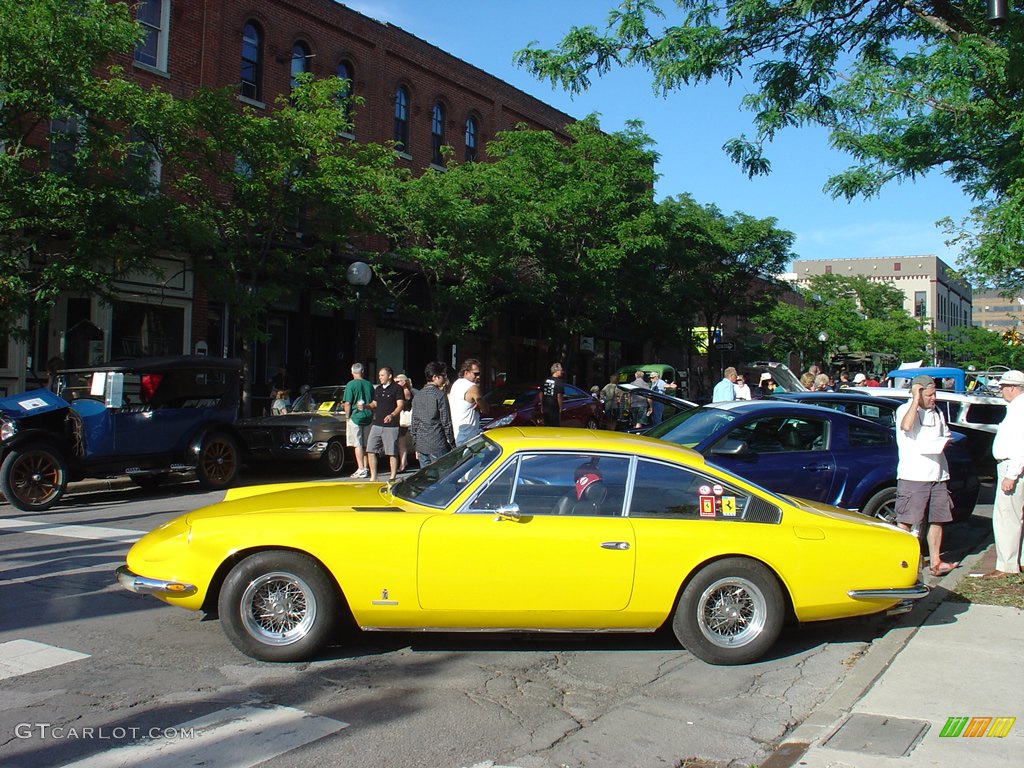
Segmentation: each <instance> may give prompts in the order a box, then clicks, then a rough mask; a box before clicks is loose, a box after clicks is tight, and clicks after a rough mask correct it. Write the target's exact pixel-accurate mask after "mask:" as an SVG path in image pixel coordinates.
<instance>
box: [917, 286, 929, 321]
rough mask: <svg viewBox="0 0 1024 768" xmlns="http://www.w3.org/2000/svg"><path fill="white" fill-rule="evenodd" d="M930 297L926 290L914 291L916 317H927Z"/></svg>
mask: <svg viewBox="0 0 1024 768" xmlns="http://www.w3.org/2000/svg"><path fill="white" fill-rule="evenodd" d="M927 310H928V297H927V294H926V293H925V292H924V291H914V317H927Z"/></svg>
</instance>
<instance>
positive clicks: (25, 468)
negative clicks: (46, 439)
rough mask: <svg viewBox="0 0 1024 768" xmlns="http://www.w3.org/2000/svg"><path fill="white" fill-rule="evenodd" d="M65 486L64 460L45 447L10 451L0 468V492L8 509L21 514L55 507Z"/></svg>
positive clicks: (65, 469)
mask: <svg viewBox="0 0 1024 768" xmlns="http://www.w3.org/2000/svg"><path fill="white" fill-rule="evenodd" d="M67 485H68V469H67V464H66V462H65V461H64V457H63V456H61V455H60V453H58V452H57V451H55V450H53V449H51V448H48V447H45V446H40V445H36V446H32V445H29V446H25V447H19V448H12V449H11V451H10V452H9V453H8V454H7V457H6V458H5V459H4V463H3V465H2V466H0V488H2V489H3V492H4V496H6V497H7V500H8V501H9V502H10V503H11V506H13V507H15V508H17V509H20V510H21V511H22V512H44V511H46V510H47V509H49V508H50V507H52V506H53V505H54V504H56V503H57V502H58V501H59V500H60V498H61V496H63V495H64V491H65V490H66V489H67Z"/></svg>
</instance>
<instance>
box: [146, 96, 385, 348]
mask: <svg viewBox="0 0 1024 768" xmlns="http://www.w3.org/2000/svg"><path fill="white" fill-rule="evenodd" d="M300 80H301V82H300V83H299V84H298V85H297V86H296V88H295V89H293V90H292V92H291V94H289V96H287V97H280V98H279V99H278V100H277V102H276V104H275V108H274V109H273V110H270V111H268V112H267V113H266V114H262V113H257V112H255V111H254V110H252V109H250V108H249V107H242V108H239V106H238V104H237V99H235V98H234V95H233V93H232V92H230V91H229V90H222V91H209V90H200V91H197V92H196V93H194V94H193V95H192V96H191V97H190V98H189V99H185V100H169V101H167V102H166V106H167V112H166V113H165V114H164V115H163V117H162V120H161V125H163V126H164V133H163V135H162V137H161V138H162V141H163V142H164V145H165V146H166V147H167V148H168V152H167V157H166V159H165V166H164V167H165V184H164V187H165V189H166V190H167V195H168V198H167V200H166V201H165V202H166V205H168V206H169V207H170V208H171V209H172V210H173V215H174V218H175V221H176V223H177V224H178V229H177V230H176V232H175V233H174V240H173V245H174V246H176V247H179V248H181V249H183V250H186V251H187V252H189V253H191V254H192V255H193V257H194V259H195V264H196V270H197V273H198V274H200V275H201V276H202V278H203V280H204V282H205V283H206V285H207V286H208V288H209V291H210V296H211V298H213V299H216V300H220V301H223V302H225V304H227V305H228V307H229V308H230V312H231V316H232V318H233V322H234V324H235V327H236V330H237V332H238V334H239V337H240V340H241V343H242V350H243V357H244V358H245V359H248V350H249V344H250V343H251V342H252V341H253V340H257V339H260V338H262V337H263V335H264V320H265V316H266V312H267V310H268V309H269V308H270V307H271V306H272V305H273V304H274V303H275V302H277V301H279V300H281V299H282V298H284V297H286V296H288V295H290V294H293V293H297V292H299V291H302V290H304V289H308V288H309V287H310V286H316V288H317V291H318V293H319V295H320V297H321V300H322V301H323V303H325V304H326V305H329V306H337V305H339V304H340V303H343V302H344V301H346V300H347V294H348V293H349V291H350V289H349V286H348V284H347V282H346V280H345V274H344V273H345V269H346V267H347V265H348V262H347V261H346V260H345V259H343V258H341V255H340V254H342V253H347V252H348V251H349V249H350V247H351V246H350V243H351V240H352V237H353V235H354V234H356V233H358V232H359V231H361V230H367V231H368V224H367V223H366V222H367V219H368V218H369V217H370V216H371V215H372V211H373V207H374V205H375V197H376V194H377V190H378V189H379V188H381V187H382V186H383V185H385V183H386V178H387V175H388V174H389V173H391V171H392V167H393V152H392V151H391V150H390V149H389V148H387V147H383V146H381V145H377V144H365V143H357V142H353V141H349V140H346V139H344V138H342V133H344V132H345V131H347V130H348V129H349V128H350V127H351V126H350V123H349V114H350V110H348V109H345V108H343V105H342V104H341V103H340V102H339V94H340V93H342V92H343V86H344V82H343V81H341V80H339V79H337V78H326V79H322V80H311V79H310V78H309V77H308V76H305V77H301V78H300Z"/></svg>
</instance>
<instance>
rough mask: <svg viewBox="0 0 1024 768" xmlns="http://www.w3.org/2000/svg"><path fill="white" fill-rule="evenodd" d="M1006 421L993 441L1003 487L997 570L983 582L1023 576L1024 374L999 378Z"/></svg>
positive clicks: (995, 516) (996, 508) (995, 512)
mask: <svg viewBox="0 0 1024 768" xmlns="http://www.w3.org/2000/svg"><path fill="white" fill-rule="evenodd" d="M999 391H1000V393H1002V395H1003V399H1004V400H1005V401H1006V417H1005V418H1004V419H1003V420H1002V422H1001V423H1000V424H999V429H998V430H996V436H995V439H994V440H993V441H992V456H993V457H994V458H995V460H996V473H997V480H998V483H999V487H998V489H997V490H996V500H995V504H994V505H993V507H992V534H993V536H994V537H995V540H996V569H995V570H994V571H989V572H988V573H986V574H985V575H984V576H982V578H985V579H998V578H1001V577H1003V576H1010V575H1014V574H1019V573H1020V572H1021V565H1020V558H1021V532H1022V530H1024V517H1022V515H1024V481H1022V480H1021V474H1022V473H1024V397H1020V394H1021V392H1024V373H1021V372H1020V371H1007V372H1006V373H1004V374H1003V375H1002V376H1001V377H1000V378H999Z"/></svg>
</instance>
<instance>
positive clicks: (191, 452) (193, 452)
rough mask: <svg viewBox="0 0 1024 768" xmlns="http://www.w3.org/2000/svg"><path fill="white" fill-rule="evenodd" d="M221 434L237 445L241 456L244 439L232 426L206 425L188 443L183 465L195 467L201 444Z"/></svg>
mask: <svg viewBox="0 0 1024 768" xmlns="http://www.w3.org/2000/svg"><path fill="white" fill-rule="evenodd" d="M218 432H223V433H224V434H227V435H230V436H231V438H232V439H234V441H235V443H236V444H237V447H238V450H239V454H240V455H242V454H244V452H245V439H244V438H243V437H242V435H241V434H240V433H239V431H238V430H237V429H235V427H234V425H233V424H231V423H229V422H219V423H216V424H206V425H204V426H203V427H202V429H200V430H199V431H198V432H196V434H195V435H194V436H193V437H192V439H191V440H189V442H188V448H187V449H186V451H185V457H184V459H185V463H186V464H188V465H189V466H191V467H195V466H196V464H197V463H198V462H199V455H200V453H202V450H203V442H204V441H205V440H206V438H207V437H209V436H210V435H212V434H215V433H218Z"/></svg>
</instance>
